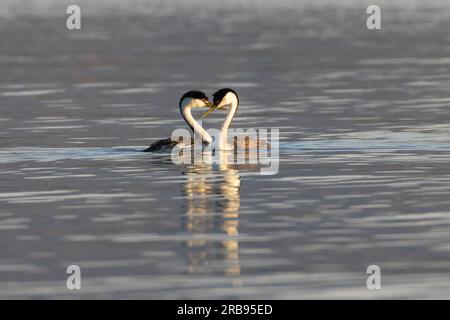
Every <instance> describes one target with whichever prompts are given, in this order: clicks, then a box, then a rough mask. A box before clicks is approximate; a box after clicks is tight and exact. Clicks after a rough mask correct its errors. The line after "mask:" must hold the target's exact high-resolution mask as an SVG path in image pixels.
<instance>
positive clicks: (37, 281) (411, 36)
mask: <svg viewBox="0 0 450 320" xmlns="http://www.w3.org/2000/svg"><path fill="white" fill-rule="evenodd" d="M69 4H78V5H79V6H80V7H81V10H82V30H80V31H69V30H67V29H66V26H65V25H66V18H67V15H66V13H65V11H66V7H67V6H68V5H69ZM369 4H371V1H348V0H347V1H339V2H335V1H289V0H282V1H280V0H279V1H246V2H245V3H241V2H240V1H237V0H232V1H230V0H228V1H210V2H208V3H206V2H204V1H199V0H191V1H170V2H169V1H136V0H132V1H127V2H126V3H125V2H121V1H95V2H94V1H86V0H80V1H56V0H54V1H52V0H44V1H23V0H21V1H16V0H14V1H12V0H3V1H0V5H1V10H0V74H1V77H0V241H1V243H2V248H1V249H0V298H4V299H5V298H164V299H165V298H255V299H256V298H450V295H449V292H450V283H448V279H449V277H450V242H449V241H450V211H449V208H450V197H449V193H450V167H449V161H450V142H449V133H450V121H449V120H450V113H449V111H448V109H449V107H450V96H449V94H448V92H449V85H450V72H449V71H450V33H449V30H450V10H449V9H450V3H449V2H448V1H427V2H426V3H425V2H421V1H413V0H407V1H400V0H397V1H381V2H380V1H377V4H379V5H380V6H381V17H382V29H381V30H379V31H370V30H368V29H367V28H366V18H367V16H368V15H367V14H366V8H367V6H368V5H369ZM224 86H229V87H232V88H234V89H235V90H237V91H238V93H239V95H240V100H241V106H240V108H239V112H238V115H237V117H236V119H235V121H234V126H235V127H240V128H248V127H253V128H258V127H264V128H279V129H280V134H281V146H280V163H279V165H280V170H279V173H278V174H277V175H273V176H261V175H260V174H259V171H258V170H255V168H253V167H251V166H241V167H236V166H232V165H226V164H224V165H220V166H213V165H208V164H207V163H203V164H197V165H191V166H187V165H184V166H182V165H179V166H177V165H174V164H173V163H172V162H171V160H170V157H168V156H165V155H154V154H142V153H139V152H137V150H140V149H142V148H144V147H145V146H148V145H149V144H150V143H152V142H153V141H155V140H156V139H159V138H166V137H168V136H170V133H171V132H172V130H173V129H174V128H177V127H184V126H185V124H184V123H183V121H182V120H181V117H180V115H179V110H178V106H177V103H178V99H179V97H180V95H181V94H182V93H183V92H185V91H187V90H191V89H200V90H204V91H205V92H206V93H207V94H212V93H213V92H214V91H215V90H217V89H219V88H221V87H224ZM217 121H219V118H218V116H217V117H216V118H215V120H213V121H212V122H209V125H211V126H213V125H214V124H215V123H217ZM70 264H77V265H79V266H80V267H81V270H82V290H80V291H69V290H67V289H66V277H67V276H68V275H66V273H65V270H66V267H67V266H68V265H70ZM371 264H376V265H379V266H380V267H381V271H382V289H381V290H379V291H370V290H368V289H367V288H366V278H367V276H368V275H367V274H366V268H367V266H368V265H371Z"/></svg>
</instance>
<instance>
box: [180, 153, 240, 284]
mask: <svg viewBox="0 0 450 320" xmlns="http://www.w3.org/2000/svg"><path fill="white" fill-rule="evenodd" d="M227 159H228V154H227V152H225V151H224V152H221V154H220V164H211V162H210V159H204V160H206V161H196V162H195V164H191V165H186V166H185V167H184V170H183V173H184V174H185V175H186V176H187V177H186V182H185V184H184V185H183V194H184V198H185V199H186V202H185V204H184V206H185V208H184V209H185V212H186V215H185V216H184V220H183V224H182V228H183V230H184V231H186V232H188V233H190V234H192V235H193V238H194V239H190V240H187V241H186V246H187V250H186V251H187V259H188V267H189V272H190V273H192V274H224V275H226V276H230V277H233V280H232V284H233V285H236V286H237V285H240V284H241V282H240V279H239V276H240V273H241V268H240V264H239V241H238V234H239V209H240V202H241V199H240V193H239V192H240V186H241V178H240V175H239V171H238V170H237V169H234V168H233V167H232V165H230V164H228V161H227ZM195 238H198V239H195ZM215 238H217V239H218V240H216V239H215Z"/></svg>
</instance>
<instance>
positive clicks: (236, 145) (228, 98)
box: [201, 88, 270, 150]
mask: <svg viewBox="0 0 450 320" xmlns="http://www.w3.org/2000/svg"><path fill="white" fill-rule="evenodd" d="M238 107H239V97H238V94H237V93H236V91H234V90H233V89H230V88H223V89H220V90H218V91H217V92H216V93H214V94H213V105H212V106H211V107H210V108H209V109H208V110H207V111H205V112H204V113H203V114H202V115H201V118H204V117H206V116H207V115H208V114H210V113H211V112H213V111H214V110H215V109H219V110H227V109H228V114H227V116H226V118H225V121H224V122H223V125H222V128H221V130H220V137H219V139H218V142H217V147H218V148H219V150H235V149H245V150H248V149H259V148H270V144H268V143H267V142H266V141H265V140H262V139H253V138H251V137H248V136H247V137H245V139H240V138H239V137H233V140H234V142H233V143H228V129H229V128H230V125H231V122H232V121H233V118H234V116H235V114H236V111H237V109H238Z"/></svg>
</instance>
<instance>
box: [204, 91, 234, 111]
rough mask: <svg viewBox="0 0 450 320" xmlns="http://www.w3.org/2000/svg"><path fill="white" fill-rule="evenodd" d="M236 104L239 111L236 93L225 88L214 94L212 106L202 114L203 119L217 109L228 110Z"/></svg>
mask: <svg viewBox="0 0 450 320" xmlns="http://www.w3.org/2000/svg"><path fill="white" fill-rule="evenodd" d="M233 103H234V104H235V109H236V110H237V108H238V106H239V97H238V94H237V93H236V91H234V90H233V89H230V88H223V89H220V90H218V91H216V92H215V93H214V94H213V102H212V106H211V107H210V108H209V109H208V110H207V111H205V112H204V113H203V114H202V116H201V117H202V118H204V117H206V116H207V115H208V114H210V113H211V112H213V111H214V110H215V109H219V110H227V109H228V107H229V106H232V105H233Z"/></svg>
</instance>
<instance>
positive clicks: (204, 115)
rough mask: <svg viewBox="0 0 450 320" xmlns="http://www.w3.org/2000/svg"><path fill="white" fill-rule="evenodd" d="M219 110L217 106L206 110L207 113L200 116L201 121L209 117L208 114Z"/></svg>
mask: <svg viewBox="0 0 450 320" xmlns="http://www.w3.org/2000/svg"><path fill="white" fill-rule="evenodd" d="M216 109H217V106H214V105H213V106H212V107H211V108H209V109H208V110H206V111H205V112H203V114H202V115H201V116H200V118H201V119H203V118H204V117H207V116H208V114H210V113H211V112H213V111H214V110H216Z"/></svg>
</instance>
